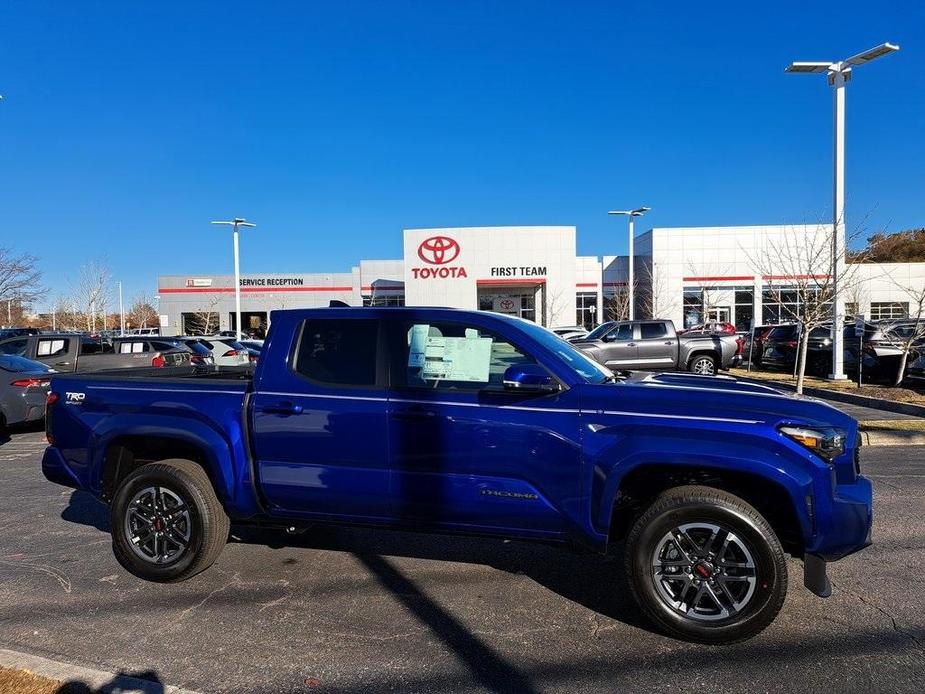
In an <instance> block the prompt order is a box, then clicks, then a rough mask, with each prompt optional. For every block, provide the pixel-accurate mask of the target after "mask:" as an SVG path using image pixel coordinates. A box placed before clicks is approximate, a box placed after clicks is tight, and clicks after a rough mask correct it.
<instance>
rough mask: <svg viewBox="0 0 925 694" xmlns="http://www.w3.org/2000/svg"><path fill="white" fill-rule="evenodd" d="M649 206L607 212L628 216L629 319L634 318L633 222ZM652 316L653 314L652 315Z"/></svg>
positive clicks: (627, 283)
mask: <svg viewBox="0 0 925 694" xmlns="http://www.w3.org/2000/svg"><path fill="white" fill-rule="evenodd" d="M651 209H652V208H651V207H637V208H636V209H635V210H610V212H608V213H607V214H622V215H626V216H627V217H629V241H630V242H629V258H628V262H627V266H628V267H629V272H628V276H627V281H626V289H627V292H628V296H627V297H626V300H627V302H628V303H629V319H630V320H634V318H635V313H636V311H635V303H636V302H635V299H634V296H633V294H634V290H635V280H634V278H633V253H634V251H633V239H634V238H635V231H634V222H635V220H636V217H642V215H644V214H645V213H646V212H648V211H649V210H651ZM653 317H654V316H653Z"/></svg>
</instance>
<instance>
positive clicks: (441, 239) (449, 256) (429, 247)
mask: <svg viewBox="0 0 925 694" xmlns="http://www.w3.org/2000/svg"><path fill="white" fill-rule="evenodd" d="M458 256H459V244H458V243H457V242H456V241H455V240H453V239H451V238H450V237H449V236H431V237H430V238H429V239H424V240H423V241H422V242H421V245H420V246H418V258H420V259H421V260H423V261H424V262H425V263H430V264H431V265H446V264H447V263H452V262H453V261H454V260H456V258H457V257H458Z"/></svg>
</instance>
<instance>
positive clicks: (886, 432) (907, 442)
mask: <svg viewBox="0 0 925 694" xmlns="http://www.w3.org/2000/svg"><path fill="white" fill-rule="evenodd" d="M860 433H861V440H862V441H863V444H864V445H865V446H923V445H925V431H906V430H902V429H883V430H872V431H865V430H864V429H863V428H862V429H861V432H860Z"/></svg>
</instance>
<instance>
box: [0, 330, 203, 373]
mask: <svg viewBox="0 0 925 694" xmlns="http://www.w3.org/2000/svg"><path fill="white" fill-rule="evenodd" d="M0 354H11V355H14V356H20V357H25V358H26V359H32V360H34V361H39V362H42V363H43V364H46V365H47V366H50V367H51V368H53V369H54V370H55V371H61V372H80V373H84V372H87V371H103V370H105V369H125V368H132V367H137V366H146V367H152V366H154V367H158V366H168V367H169V366H189V365H190V356H191V354H192V353H191V352H190V351H189V350H188V349H186V348H185V347H183V346H182V345H179V344H177V345H173V346H170V347H169V348H168V349H163V350H160V351H157V352H151V351H137V352H132V351H129V352H128V353H125V352H123V353H121V354H117V353H116V351H115V349H114V348H113V346H112V344H111V343H110V342H107V341H105V340H98V339H94V338H91V337H86V336H84V335H72V334H67V333H59V334H51V335H27V336H22V337H13V338H9V339H6V340H0Z"/></svg>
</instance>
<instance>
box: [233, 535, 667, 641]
mask: <svg viewBox="0 0 925 694" xmlns="http://www.w3.org/2000/svg"><path fill="white" fill-rule="evenodd" d="M229 541H230V542H239V543H244V544H260V545H265V546H267V547H270V548H272V549H286V548H291V547H298V548H301V549H309V550H312V549H314V550H324V551H333V552H349V553H351V554H354V555H356V556H357V557H358V558H359V559H360V561H362V562H363V563H364V564H365V565H366V566H367V568H369V569H370V571H373V572H374V573H376V572H375V571H374V567H378V566H381V565H382V564H381V562H382V560H383V558H384V557H408V558H417V559H430V560H437V561H450V562H459V563H465V564H476V565H482V566H490V567H492V568H494V569H496V570H498V571H503V572H505V573H510V574H520V575H524V576H527V577H528V578H530V579H531V580H533V581H535V582H536V583H538V584H539V585H541V586H543V587H544V588H546V589H547V590H550V591H552V592H554V593H556V594H558V595H560V596H561V597H563V598H566V599H568V600H571V601H572V602H575V603H577V604H580V605H582V606H584V607H586V608H587V609H589V610H592V611H594V612H597V613H598V614H600V615H602V616H605V617H609V618H611V619H614V620H617V621H619V622H622V623H624V624H627V625H630V626H633V627H637V628H640V629H644V630H646V631H654V629H653V627H652V626H651V624H650V623H649V622H648V621H647V620H646V619H645V618H644V617H643V615H642V614H641V613H640V612H639V610H638V608H637V607H636V603H635V602H634V601H633V598H632V595H631V594H630V590H629V586H628V584H627V582H626V577H625V575H624V572H623V566H622V562H621V561H619V560H618V559H617V557H619V556H622V549H623V548H622V547H617V548H616V549H615V550H614V552H613V554H612V555H610V556H600V555H597V554H593V553H581V552H579V551H577V550H572V549H569V548H566V547H561V546H557V545H552V544H543V543H527V542H518V541H514V540H503V539H497V538H484V537H469V536H462V535H442V534H437V535H435V534H430V533H416V532H409V531H405V530H391V529H379V528H365V527H348V526H334V525H331V526H328V525H316V526H312V527H311V528H309V529H308V530H307V531H306V532H304V533H302V534H299V535H288V534H285V533H283V532H281V531H277V530H269V529H261V528H254V527H234V528H232V532H231V537H230V538H229ZM378 578H379V579H380V580H381V581H382V582H383V583H384V584H385V585H389V584H391V583H394V581H392V580H388V578H385V579H384V578H383V577H382V576H378Z"/></svg>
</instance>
